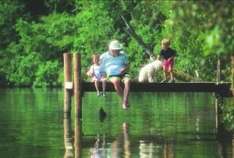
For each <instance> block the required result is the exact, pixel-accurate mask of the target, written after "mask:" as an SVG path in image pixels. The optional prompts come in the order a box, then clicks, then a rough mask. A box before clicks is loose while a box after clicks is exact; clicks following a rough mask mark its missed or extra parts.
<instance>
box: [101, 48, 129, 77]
mask: <svg viewBox="0 0 234 158" xmlns="http://www.w3.org/2000/svg"><path fill="white" fill-rule="evenodd" d="M100 62H101V65H100V66H101V68H100V69H101V70H100V71H101V72H102V73H106V74H107V76H112V75H113V76H115V75H121V69H122V68H125V67H126V66H127V65H128V58H127V56H126V55H125V54H124V53H123V52H120V53H119V55H118V56H112V55H111V54H110V53H109V52H105V53H103V54H102V55H101V56H100Z"/></svg>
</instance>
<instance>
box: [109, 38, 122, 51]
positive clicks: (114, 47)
mask: <svg viewBox="0 0 234 158" xmlns="http://www.w3.org/2000/svg"><path fill="white" fill-rule="evenodd" d="M109 49H110V50H120V49H122V45H121V44H120V43H119V41H118V40H113V41H111V42H110V44H109Z"/></svg>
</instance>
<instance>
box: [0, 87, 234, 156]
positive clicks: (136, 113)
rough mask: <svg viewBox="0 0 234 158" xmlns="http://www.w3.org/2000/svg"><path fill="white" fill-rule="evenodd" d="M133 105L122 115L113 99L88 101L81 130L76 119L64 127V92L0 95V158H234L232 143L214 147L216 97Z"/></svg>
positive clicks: (176, 96) (141, 96)
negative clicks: (101, 116)
mask: <svg viewBox="0 0 234 158" xmlns="http://www.w3.org/2000/svg"><path fill="white" fill-rule="evenodd" d="M130 104H131V107H130V108H129V109H128V110H122V109H121V107H120V100H119V99H118V98H116V96H115V93H108V94H107V96H106V97H96V96H95V94H94V93H86V94H85V95H84V97H83V119H82V121H81V122H78V123H77V121H76V120H75V119H74V118H75V117H74V113H73V114H72V116H71V119H69V117H68V118H67V117H66V118H65V119H64V115H63V91H62V90H60V89H59V90H43V89H36V90H32V89H1V90H0V107H1V108H0V113H1V114H0V155H1V156H0V157H3V158H62V157H66V158H68V157H72V156H69V155H73V157H81V158H90V157H92V158H94V157H95V158H122V157H124V158H188V157H189V158H222V157H225V158H232V157H233V155H234V154H233V151H232V150H234V149H233V148H234V147H233V145H234V141H233V143H232V140H230V141H227V142H219V141H217V139H216V132H217V131H216V127H215V106H214V105H215V101H214V97H213V96H212V94H205V93H196V94H194V93H131V95H130ZM100 108H103V109H104V111H105V112H106V114H107V115H106V117H105V118H102V119H103V120H102V121H100V115H99V110H100ZM73 110H74V109H73ZM79 132H80V133H81V134H80V135H79ZM74 144H76V145H75V146H74ZM232 144H233V145H232ZM78 146H79V148H78ZM79 153H80V154H79Z"/></svg>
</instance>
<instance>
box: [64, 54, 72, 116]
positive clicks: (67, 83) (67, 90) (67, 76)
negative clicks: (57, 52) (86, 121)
mask: <svg viewBox="0 0 234 158" xmlns="http://www.w3.org/2000/svg"><path fill="white" fill-rule="evenodd" d="M63 62H64V113H71V96H72V91H71V89H72V76H71V54H69V53H64V54H63Z"/></svg>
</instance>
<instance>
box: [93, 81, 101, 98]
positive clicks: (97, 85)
mask: <svg viewBox="0 0 234 158" xmlns="http://www.w3.org/2000/svg"><path fill="white" fill-rule="evenodd" d="M94 85H95V88H96V91H97V95H99V94H100V92H99V81H97V80H95V81H94Z"/></svg>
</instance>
